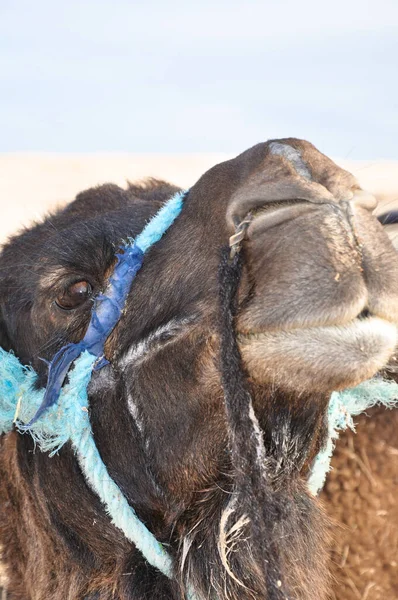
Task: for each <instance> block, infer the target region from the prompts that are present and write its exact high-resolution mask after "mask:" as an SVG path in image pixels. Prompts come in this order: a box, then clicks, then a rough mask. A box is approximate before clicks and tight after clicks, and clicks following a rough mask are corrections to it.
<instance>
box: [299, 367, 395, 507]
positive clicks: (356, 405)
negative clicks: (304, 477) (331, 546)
mask: <svg viewBox="0 0 398 600" xmlns="http://www.w3.org/2000/svg"><path fill="white" fill-rule="evenodd" d="M376 405H381V406H384V407H385V408H396V407H397V406H398V384H397V383H395V381H386V380H385V379H382V378H381V377H374V378H373V379H369V380H368V381H364V382H363V383H360V384H359V385H357V386H356V387H355V388H351V389H347V390H344V391H342V392H333V394H332V395H331V398H330V401H329V407H328V415H327V419H328V438H327V441H326V444H325V445H324V447H323V448H322V449H321V450H320V452H319V453H318V454H317V456H316V458H315V461H314V463H313V465H312V469H311V473H310V476H309V479H308V487H309V490H310V492H311V493H312V494H313V495H314V496H315V495H316V494H318V493H319V492H320V491H321V490H322V488H323V486H324V483H325V479H326V475H327V474H328V472H329V471H330V461H331V459H332V455H333V450H334V447H335V443H336V440H337V438H338V437H339V433H340V432H341V431H344V430H345V429H348V428H349V429H352V430H353V431H355V426H354V421H353V417H356V416H357V415H360V414H361V413H363V412H365V411H366V410H368V409H370V408H372V407H373V406H376Z"/></svg>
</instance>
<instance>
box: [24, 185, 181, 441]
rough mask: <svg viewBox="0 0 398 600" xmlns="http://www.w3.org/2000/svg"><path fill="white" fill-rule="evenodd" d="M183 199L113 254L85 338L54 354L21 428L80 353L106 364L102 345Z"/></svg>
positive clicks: (49, 402) (51, 396)
mask: <svg viewBox="0 0 398 600" xmlns="http://www.w3.org/2000/svg"><path fill="white" fill-rule="evenodd" d="M184 196H185V192H178V193H177V194H175V195H174V196H173V197H172V198H171V199H170V200H169V201H168V202H166V204H165V205H164V206H162V208H161V209H160V210H159V211H158V212H157V213H156V215H155V216H154V217H153V218H152V219H151V220H150V221H149V222H148V224H147V225H146V226H145V228H144V229H143V231H142V232H141V233H140V234H139V235H138V237H137V238H136V240H135V241H131V242H129V243H128V244H126V245H125V246H123V247H122V248H121V249H120V252H119V253H118V254H116V257H117V263H116V266H115V268H114V271H113V274H112V276H111V277H110V279H109V282H108V286H107V288H106V291H105V292H104V293H103V294H100V295H98V296H97V298H96V299H95V301H94V306H93V309H92V314H91V320H90V323H89V325H88V328H87V331H86V334H85V336H84V338H83V339H82V340H81V341H80V342H78V343H76V344H73V343H71V344H67V345H66V346H64V347H63V348H61V349H60V350H58V352H57V353H56V354H55V356H54V357H53V359H52V361H51V362H50V363H49V370H48V380H47V387H46V391H45V394H44V397H43V401H42V403H41V405H40V407H39V408H38V410H37V412H36V414H35V415H34V416H33V418H32V419H31V420H30V421H29V423H27V424H26V425H24V426H21V427H23V428H25V429H29V428H30V427H32V425H33V424H34V423H35V422H36V421H37V419H39V418H40V417H41V415H42V414H43V413H44V412H45V411H46V410H47V409H48V408H50V407H51V406H53V405H54V404H55V403H56V402H57V400H58V398H59V395H60V392H61V388H62V386H63V384H64V382H65V378H66V375H67V373H68V371H69V369H70V367H71V364H72V363H73V361H74V360H76V358H78V357H79V356H80V354H81V353H82V352H84V351H88V352H89V353H90V354H92V355H93V356H95V357H97V359H98V360H97V362H96V364H95V365H94V368H95V369H99V368H101V367H103V366H104V365H106V364H107V360H106V359H105V358H104V345H105V342H106V340H107V339H108V337H109V335H110V334H111V332H112V330H113V329H114V327H115V326H116V324H117V322H118V321H119V319H120V316H121V314H122V310H123V308H124V306H125V303H126V298H127V295H128V293H129V291H130V288H131V285H132V283H133V280H134V278H135V276H136V274H137V272H138V271H139V269H140V268H141V266H142V263H143V260H144V254H145V252H147V251H148V250H149V248H151V247H152V246H153V245H154V244H155V243H156V242H158V241H159V240H160V238H161V237H162V236H163V234H164V233H165V232H166V231H167V230H168V228H169V227H170V225H171V224H172V223H173V222H174V221H175V219H176V218H177V216H178V215H179V214H180V212H181V210H182V206H183V200H184Z"/></svg>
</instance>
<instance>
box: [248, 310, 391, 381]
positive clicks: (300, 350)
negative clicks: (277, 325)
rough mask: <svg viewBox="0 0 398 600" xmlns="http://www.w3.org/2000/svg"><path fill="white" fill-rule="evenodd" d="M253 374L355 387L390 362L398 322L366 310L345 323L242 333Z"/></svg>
mask: <svg viewBox="0 0 398 600" xmlns="http://www.w3.org/2000/svg"><path fill="white" fill-rule="evenodd" d="M238 342H239V346H240V349H241V353H242V357H243V360H244V362H245V365H246V368H247V369H248V371H249V373H250V375H251V376H252V377H253V378H254V379H255V380H259V381H262V382H273V383H275V384H276V385H281V386H283V387H285V388H288V389H294V390H297V389H300V390H311V389H312V390H317V391H328V392H329V391H333V390H340V389H344V388H347V387H352V386H355V385H357V384H358V383H360V382H361V381H364V380H366V379H369V378H371V377H373V376H374V375H375V374H376V373H377V372H378V371H379V370H380V369H382V368H383V367H385V366H386V365H387V363H388V361H389V360H390V358H391V356H392V355H393V354H394V350H395V349H396V347H397V343H398V331H397V324H395V323H392V322H390V321H387V320H385V319H383V318H380V317H377V316H373V315H369V314H368V313H367V311H365V310H364V311H362V312H361V313H360V314H359V315H358V316H357V317H356V318H354V319H353V320H351V321H350V322H348V323H345V324H344V325H328V326H317V327H307V328H297V329H288V330H283V329H282V330H278V331H269V332H267V331H264V332H256V333H239V334H238Z"/></svg>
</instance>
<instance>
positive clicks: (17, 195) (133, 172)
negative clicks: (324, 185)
mask: <svg viewBox="0 0 398 600" xmlns="http://www.w3.org/2000/svg"><path fill="white" fill-rule="evenodd" d="M227 158H229V156H228V155H227V154H191V155H187V154H184V155H178V154H169V155H161V154H146V155H145V154H109V155H106V154H96V155H94V154H91V155H79V154H69V155H63V154H48V155H43V154H25V155H24V154H2V155H1V154H0V207H1V219H0V243H2V242H3V241H4V240H5V239H6V237H7V236H8V235H10V234H11V233H13V232H15V231H16V230H18V229H19V228H20V227H21V226H23V225H28V224H29V223H30V222H31V221H32V220H36V219H40V218H41V216H43V214H45V213H46V211H48V210H50V209H52V208H54V207H56V206H59V205H62V204H63V203H65V202H68V201H70V200H72V199H73V198H74V197H75V195H76V194H77V193H78V192H80V191H82V190H84V189H86V188H88V187H91V186H93V185H98V184H101V183H105V182H113V183H117V184H118V185H121V186H125V185H126V181H127V180H130V181H134V180H139V179H143V178H145V177H148V176H152V177H158V178H163V179H166V180H168V181H170V182H172V183H175V184H177V185H180V186H181V187H184V188H187V187H189V186H191V185H192V184H193V183H194V182H195V181H196V180H197V179H198V178H199V177H200V175H201V174H202V173H204V172H205V171H206V170H207V169H208V168H210V167H211V166H213V165H214V164H216V163H218V162H220V161H222V160H226V159H227ZM336 162H337V163H338V164H340V165H341V166H343V167H344V168H346V169H348V170H350V171H351V172H353V173H354V174H355V175H356V176H357V178H358V180H359V182H360V183H361V185H362V187H364V188H365V189H367V190H369V191H372V192H373V193H375V194H376V195H377V196H378V197H379V199H381V200H382V203H383V205H384V204H386V203H390V204H389V206H394V205H395V206H396V207H397V208H398V161H396V162H393V161H390V162H386V161H377V160H375V161H366V162H365V161H348V160H339V159H336Z"/></svg>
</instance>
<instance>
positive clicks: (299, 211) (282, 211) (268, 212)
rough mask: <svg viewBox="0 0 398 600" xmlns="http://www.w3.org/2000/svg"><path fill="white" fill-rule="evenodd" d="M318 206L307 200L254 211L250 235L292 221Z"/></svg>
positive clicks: (249, 230)
mask: <svg viewBox="0 0 398 600" xmlns="http://www.w3.org/2000/svg"><path fill="white" fill-rule="evenodd" d="M317 208H319V207H318V206H316V205H314V204H311V203H310V202H306V201H305V200H299V201H296V202H289V203H283V204H282V203H281V204H273V205H272V206H267V207H266V208H265V209H264V210H259V211H257V212H256V213H254V215H253V220H252V222H251V224H250V225H249V228H248V237H249V238H252V237H254V236H256V235H259V234H261V233H263V232H264V231H266V230H267V229H271V228H272V227H275V226H277V225H280V224H281V223H287V222H288V221H292V220H293V219H296V218H297V217H300V216H301V215H305V214H307V213H309V212H311V211H314V210H316V209H317Z"/></svg>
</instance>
